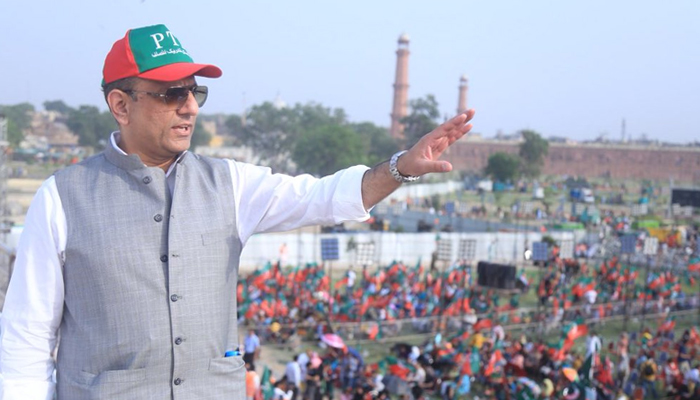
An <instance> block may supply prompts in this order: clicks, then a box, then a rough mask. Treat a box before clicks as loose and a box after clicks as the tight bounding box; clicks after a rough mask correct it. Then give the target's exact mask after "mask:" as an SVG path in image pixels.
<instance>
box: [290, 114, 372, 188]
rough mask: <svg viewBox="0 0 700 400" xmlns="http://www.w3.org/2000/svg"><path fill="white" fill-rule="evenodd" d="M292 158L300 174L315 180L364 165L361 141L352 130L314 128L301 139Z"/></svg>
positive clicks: (332, 126) (333, 126)
mask: <svg viewBox="0 0 700 400" xmlns="http://www.w3.org/2000/svg"><path fill="white" fill-rule="evenodd" d="M292 158H293V160H294V162H295V163H296V164H297V166H298V168H299V170H300V171H302V172H306V173H309V174H312V175H315V176H325V175H329V174H332V173H334V172H336V171H338V170H339V169H342V168H347V167H349V166H351V165H355V164H362V163H364V161H365V160H364V152H363V145H362V139H361V137H360V135H359V134H357V133H355V132H354V131H353V130H352V129H350V128H348V127H345V126H340V125H325V126H321V127H317V128H315V129H312V130H310V131H307V132H304V133H302V134H301V135H300V137H299V140H297V142H296V143H295V145H294V150H293V152H292Z"/></svg>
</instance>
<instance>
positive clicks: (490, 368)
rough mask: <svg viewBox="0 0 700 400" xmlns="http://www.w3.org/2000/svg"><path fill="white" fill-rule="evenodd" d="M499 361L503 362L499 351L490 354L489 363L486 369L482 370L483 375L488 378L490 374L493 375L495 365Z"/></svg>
mask: <svg viewBox="0 0 700 400" xmlns="http://www.w3.org/2000/svg"><path fill="white" fill-rule="evenodd" d="M501 360H503V354H501V351H500V350H496V351H494V352H493V353H491V357H490V358H489V363H488V365H486V369H485V370H484V375H485V376H490V375H491V374H493V370H494V368H495V367H496V363H497V362H499V361H501Z"/></svg>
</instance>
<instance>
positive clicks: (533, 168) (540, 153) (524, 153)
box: [519, 130, 549, 178]
mask: <svg viewBox="0 0 700 400" xmlns="http://www.w3.org/2000/svg"><path fill="white" fill-rule="evenodd" d="M521 135H522V136H523V139H524V141H523V143H521V144H520V153H519V154H520V159H521V161H522V163H521V171H522V174H523V175H524V176H526V177H528V178H536V177H537V176H539V175H540V169H541V168H542V166H543V165H544V158H545V157H546V156H547V153H548V152H549V142H548V141H547V140H545V139H542V136H540V134H539V133H537V132H535V131H531V130H524V131H522V132H521Z"/></svg>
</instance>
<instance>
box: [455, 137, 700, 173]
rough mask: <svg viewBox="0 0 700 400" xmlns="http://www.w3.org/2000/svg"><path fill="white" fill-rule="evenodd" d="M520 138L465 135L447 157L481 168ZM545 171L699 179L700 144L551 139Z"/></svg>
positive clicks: (459, 165)
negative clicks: (584, 141)
mask: <svg viewBox="0 0 700 400" xmlns="http://www.w3.org/2000/svg"><path fill="white" fill-rule="evenodd" d="M519 146H520V141H516V140H495V139H494V140H488V139H482V138H478V137H470V138H467V139H462V140H460V141H459V142H457V143H455V144H454V145H453V146H452V148H450V150H449V154H448V155H447V156H446V159H447V160H449V161H450V162H451V163H452V164H453V165H454V167H455V169H456V170H459V171H482V170H483V169H484V168H485V167H486V164H487V163H488V159H489V156H491V155H492V154H494V153H496V152H505V153H510V154H518V150H519ZM543 173H544V174H545V175H570V176H581V177H586V178H595V177H610V178H622V179H626V178H635V179H637V178H644V179H653V180H668V179H670V178H673V179H674V181H676V182H693V183H696V184H699V183H700V147H680V146H679V147H662V146H653V145H649V146H642V145H637V144H613V143H586V144H582V143H577V144H569V143H553V142H550V143H549V154H548V156H547V159H546V160H545V165H544V168H543Z"/></svg>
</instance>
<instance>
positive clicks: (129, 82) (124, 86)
mask: <svg viewBox="0 0 700 400" xmlns="http://www.w3.org/2000/svg"><path fill="white" fill-rule="evenodd" d="M138 79H139V78H137V77H129V78H123V79H118V80H116V81H114V82H110V83H107V84H105V85H102V92H103V93H104V96H105V101H107V96H109V92H111V91H112V90H115V89H118V90H122V91H127V90H133V89H134V86H136V82H138ZM134 100H136V99H135V98H134ZM107 104H108V105H109V102H108V103H107Z"/></svg>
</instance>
